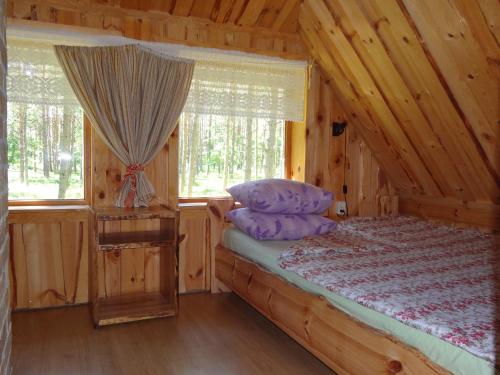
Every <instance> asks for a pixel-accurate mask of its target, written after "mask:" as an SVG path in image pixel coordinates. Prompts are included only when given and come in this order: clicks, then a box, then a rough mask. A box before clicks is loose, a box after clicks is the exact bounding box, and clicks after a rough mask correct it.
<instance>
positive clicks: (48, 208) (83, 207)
mask: <svg viewBox="0 0 500 375" xmlns="http://www.w3.org/2000/svg"><path fill="white" fill-rule="evenodd" d="M47 211H48V212H69V211H71V212H73V211H90V206H89V205H87V204H78V205H77V204H73V205H54V206H48V205H40V206H9V212H47Z"/></svg>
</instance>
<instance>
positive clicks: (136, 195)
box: [55, 45, 194, 207]
mask: <svg viewBox="0 0 500 375" xmlns="http://www.w3.org/2000/svg"><path fill="white" fill-rule="evenodd" d="M55 51H56V55H57V57H58V59H59V63H60V64H61V66H62V69H63V70H64V72H65V74H66V76H67V78H68V81H69V82H70V84H71V87H72V88H73V90H74V92H75V95H76V97H77V98H78V100H79V102H80V104H81V105H82V107H83V109H84V110H85V114H86V115H87V117H88V118H89V120H90V122H91V123H92V125H93V126H94V128H95V130H96V132H97V133H98V134H99V135H100V136H101V137H102V139H103V140H104V142H105V143H106V144H107V145H108V146H109V147H110V148H111V150H113V152H114V153H115V154H116V156H118V158H119V159H120V160H121V161H122V162H123V163H124V164H125V165H126V166H127V170H126V173H125V176H124V177H123V180H122V186H121V190H120V194H119V196H118V199H117V200H116V206H118V207H147V206H148V204H149V201H150V200H151V199H152V198H153V196H154V193H155V190H154V188H153V186H152V185H151V183H150V182H149V180H148V179H147V178H146V175H145V173H144V166H145V165H146V164H147V163H149V162H150V161H151V160H152V159H153V158H154V157H155V155H156V154H157V153H158V152H159V151H160V149H161V148H162V147H163V146H164V145H165V143H166V141H167V139H168V137H169V136H170V134H172V132H173V130H174V129H175V126H176V124H177V120H178V119H179V116H180V114H181V112H182V109H183V107H184V104H185V102H186V99H187V95H188V92H189V87H190V85H191V79H192V76H193V69H194V61H191V60H185V59H178V58H172V57H169V56H165V55H163V54H161V53H157V52H155V51H152V50H150V49H148V48H145V47H142V46H140V45H126V46H112V47H73V46H55Z"/></svg>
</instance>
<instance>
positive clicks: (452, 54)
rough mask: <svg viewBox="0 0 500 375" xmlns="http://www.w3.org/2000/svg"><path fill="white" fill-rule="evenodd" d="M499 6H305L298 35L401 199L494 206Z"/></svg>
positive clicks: (403, 2) (326, 2)
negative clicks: (430, 199) (477, 203)
mask: <svg viewBox="0 0 500 375" xmlns="http://www.w3.org/2000/svg"><path fill="white" fill-rule="evenodd" d="M499 22H500V5H499V3H498V2H497V1H496V0H446V1H445V0H419V1H415V0H356V1H353V0H304V1H303V3H302V5H301V9H300V14H299V25H300V26H299V32H300V34H301V35H302V37H303V40H304V42H305V43H306V46H307V47H308V48H309V50H310V53H311V54H312V56H313V57H314V59H315V60H316V61H317V62H318V63H319V65H320V66H321V68H322V71H323V73H324V74H325V75H326V76H327V77H328V78H329V79H330V80H331V82H332V83H333V84H332V86H333V87H334V90H335V91H336V92H337V96H338V97H339V98H341V102H342V106H343V107H344V110H345V112H346V113H347V116H348V119H349V122H350V123H352V124H353V125H354V126H355V127H356V129H357V130H358V131H359V132H360V133H361V134H362V136H363V138H364V139H365V141H366V143H367V144H368V146H369V147H370V148H371V150H372V152H373V153H374V156H375V157H376V158H377V160H378V161H379V163H380V164H381V166H382V167H383V169H384V170H385V172H386V173H387V175H388V176H389V178H390V180H391V182H392V183H393V184H394V185H395V187H396V188H397V189H398V190H399V192H400V194H401V195H402V196H412V197H415V196H427V197H433V198H447V199H448V198H454V199H456V200H457V201H460V202H474V201H484V202H494V203H495V204H498V203H499V202H500V197H499V194H500V193H499V186H500V182H499V172H500V171H499V159H500V155H499V150H498V135H499V134H498V133H499V124H500V122H499V106H500V96H499V92H500V90H499V70H498V69H499V66H498V65H499V62H500V49H499V39H500V30H499V27H500V25H499Z"/></svg>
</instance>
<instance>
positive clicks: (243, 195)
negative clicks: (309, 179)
mask: <svg viewBox="0 0 500 375" xmlns="http://www.w3.org/2000/svg"><path fill="white" fill-rule="evenodd" d="M227 191H228V192H229V194H231V195H232V196H233V198H234V199H235V200H236V201H238V202H240V203H241V204H242V205H243V206H245V207H248V208H251V209H252V210H254V211H259V212H266V213H276V214H277V213H279V214H319V213H322V212H324V211H326V210H327V209H328V207H330V206H331V204H332V202H333V193H331V192H329V191H326V190H323V189H321V188H319V187H317V186H314V185H310V184H306V183H303V182H298V181H292V180H283V179H266V180H257V181H250V182H245V183H242V184H238V185H234V186H232V187H230V188H229V189H227Z"/></svg>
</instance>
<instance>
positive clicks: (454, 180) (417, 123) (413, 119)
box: [328, 0, 475, 199]
mask: <svg viewBox="0 0 500 375" xmlns="http://www.w3.org/2000/svg"><path fill="white" fill-rule="evenodd" d="M328 4H329V5H330V7H332V9H333V10H334V11H335V12H336V14H337V16H338V17H339V18H338V19H339V21H340V26H341V27H340V29H341V31H342V32H343V33H344V34H345V35H347V36H349V44H350V45H351V46H352V48H353V49H354V50H355V51H356V53H357V55H358V56H359V58H360V60H361V63H362V65H363V67H364V68H365V69H366V71H367V72H369V74H370V77H371V78H372V79H373V81H374V83H375V84H376V85H377V87H378V88H379V89H380V92H381V93H382V95H383V96H384V99H385V101H386V103H387V106H388V107H389V108H390V110H391V111H392V112H393V113H394V116H395V117H396V119H397V122H398V124H399V126H400V127H401V128H402V130H403V132H404V133H405V134H406V135H407V137H408V138H409V139H410V141H411V142H412V144H413V145H414V147H415V149H416V150H417V151H418V153H419V154H420V156H421V159H422V162H423V163H424V164H425V166H426V167H427V169H428V170H429V171H430V173H431V174H432V177H433V178H434V180H435V181H436V183H437V185H438V186H439V189H440V190H441V191H442V192H443V193H444V194H445V195H446V196H455V197H457V198H464V199H467V198H469V199H470V198H471V197H472V194H473V192H472V191H473V190H474V187H475V186H472V187H470V186H469V185H468V184H467V183H466V181H465V180H464V179H462V177H461V176H460V175H459V173H458V169H457V168H456V166H455V164H454V163H453V161H452V158H451V156H450V155H449V154H448V152H447V150H446V149H445V148H444V147H443V145H442V143H441V141H440V138H438V137H437V136H436V134H435V133H434V129H433V126H432V124H431V122H430V120H431V119H429V118H428V117H426V116H425V115H424V113H423V112H422V111H421V109H420V107H419V106H418V105H417V102H416V100H415V99H414V97H413V95H412V93H411V92H410V90H409V89H408V87H407V86H406V84H405V82H404V81H403V79H402V77H401V75H400V74H399V72H398V70H397V68H396V66H395V64H394V63H393V61H392V60H391V58H390V56H389V54H388V53H387V51H386V49H385V47H384V45H383V44H382V42H381V40H380V39H379V37H378V35H377V34H376V33H375V31H374V28H372V26H371V25H370V23H369V22H368V20H367V19H366V17H364V15H363V13H362V11H361V9H360V8H359V6H358V5H357V4H356V3H354V2H349V1H343V0H328ZM451 151H454V150H451Z"/></svg>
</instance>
